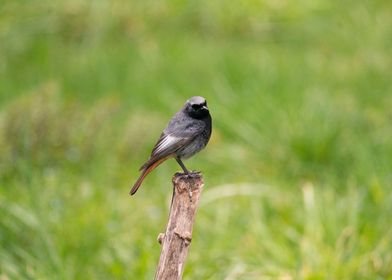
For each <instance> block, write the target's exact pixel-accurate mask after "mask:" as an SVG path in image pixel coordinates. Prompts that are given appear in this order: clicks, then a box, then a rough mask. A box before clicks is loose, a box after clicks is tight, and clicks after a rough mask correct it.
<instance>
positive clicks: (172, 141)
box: [154, 135, 181, 153]
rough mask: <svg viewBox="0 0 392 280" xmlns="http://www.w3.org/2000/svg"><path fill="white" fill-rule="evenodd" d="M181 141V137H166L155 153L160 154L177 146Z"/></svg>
mask: <svg viewBox="0 0 392 280" xmlns="http://www.w3.org/2000/svg"><path fill="white" fill-rule="evenodd" d="M180 140H181V138H179V137H174V136H171V135H167V136H165V137H164V138H163V139H162V141H161V142H160V143H159V144H158V145H157V146H156V148H155V150H154V153H160V152H162V151H163V150H165V149H167V148H168V147H170V146H173V145H175V144H176V143H178V142H179V141H180Z"/></svg>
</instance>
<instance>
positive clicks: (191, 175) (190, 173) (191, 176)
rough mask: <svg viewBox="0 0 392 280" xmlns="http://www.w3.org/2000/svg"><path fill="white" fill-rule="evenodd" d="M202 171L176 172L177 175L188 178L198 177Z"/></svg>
mask: <svg viewBox="0 0 392 280" xmlns="http://www.w3.org/2000/svg"><path fill="white" fill-rule="evenodd" d="M200 174H201V171H196V170H193V171H191V172H188V173H187V172H176V174H175V175H176V176H184V177H186V178H197V177H200Z"/></svg>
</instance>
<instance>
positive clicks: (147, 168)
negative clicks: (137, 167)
mask: <svg viewBox="0 0 392 280" xmlns="http://www.w3.org/2000/svg"><path fill="white" fill-rule="evenodd" d="M170 156H171V155H169V156H167V157H164V158H161V159H158V160H156V161H151V160H149V161H147V162H146V163H145V164H144V165H143V166H142V168H141V170H142V174H140V177H139V178H138V179H137V181H136V183H135V184H134V185H133V187H132V189H131V191H130V192H129V194H130V195H134V194H135V193H136V192H137V190H138V189H139V187H140V185H141V184H142V182H143V180H144V178H145V177H146V176H147V175H148V174H149V173H150V172H151V171H153V170H154V169H155V167H157V166H158V165H160V164H161V163H162V162H164V161H165V160H167V159H168V158H169V157H170Z"/></svg>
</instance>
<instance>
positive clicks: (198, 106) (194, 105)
mask: <svg viewBox="0 0 392 280" xmlns="http://www.w3.org/2000/svg"><path fill="white" fill-rule="evenodd" d="M201 107H202V105H201V104H192V108H193V109H195V110H197V109H200V108H201Z"/></svg>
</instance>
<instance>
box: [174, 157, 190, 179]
mask: <svg viewBox="0 0 392 280" xmlns="http://www.w3.org/2000/svg"><path fill="white" fill-rule="evenodd" d="M176 161H177V162H178V164H179V165H180V166H181V168H182V170H184V173H185V174H186V175H189V171H188V169H186V167H185V165H184V163H183V162H182V161H181V159H180V158H179V157H176Z"/></svg>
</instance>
